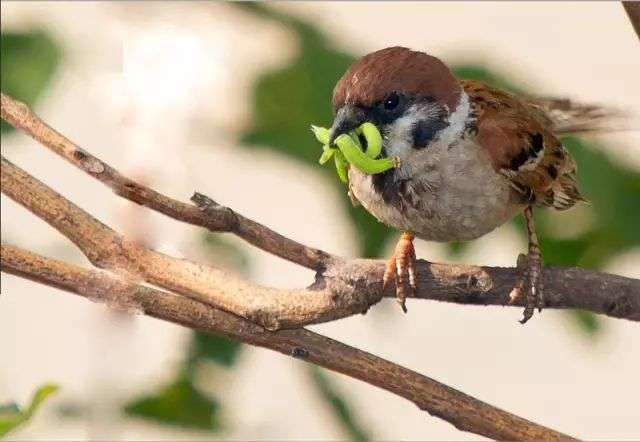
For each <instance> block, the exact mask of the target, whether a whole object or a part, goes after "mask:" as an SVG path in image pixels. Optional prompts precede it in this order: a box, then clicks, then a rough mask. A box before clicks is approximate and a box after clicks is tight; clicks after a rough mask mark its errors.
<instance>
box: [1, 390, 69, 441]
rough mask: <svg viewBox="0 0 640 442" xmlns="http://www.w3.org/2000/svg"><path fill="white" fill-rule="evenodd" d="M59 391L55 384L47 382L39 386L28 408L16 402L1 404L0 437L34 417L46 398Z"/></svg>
mask: <svg viewBox="0 0 640 442" xmlns="http://www.w3.org/2000/svg"><path fill="white" fill-rule="evenodd" d="M56 391H58V386H57V385H55V384H45V385H43V386H41V387H40V388H38V389H37V390H36V392H35V393H34V395H33V397H32V398H31V402H30V403H29V405H28V406H27V408H26V409H22V410H21V409H20V408H19V407H18V406H17V405H16V404H15V403H10V404H5V405H2V406H0V437H1V436H4V435H6V434H7V433H9V431H11V430H14V429H15V428H17V427H18V426H20V425H22V424H24V423H25V422H27V421H28V420H30V419H31V418H32V417H33V414H34V413H35V412H36V410H37V409H38V407H40V405H41V404H42V402H44V400H45V399H46V398H47V397H49V396H50V395H52V394H53V393H55V392H56Z"/></svg>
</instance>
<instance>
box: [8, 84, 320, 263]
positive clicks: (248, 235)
mask: <svg viewBox="0 0 640 442" xmlns="http://www.w3.org/2000/svg"><path fill="white" fill-rule="evenodd" d="M1 100H2V106H1V108H2V111H1V115H2V118H3V119H4V120H6V121H7V122H8V123H9V124H11V125H13V126H14V127H16V128H17V129H20V130H22V131H24V132H25V133H27V134H28V135H30V136H31V137H32V138H34V139H35V140H37V141H39V142H40V143H41V144H42V145H43V146H46V147H48V148H49V149H51V150H52V151H54V152H55V153H57V154H58V155H60V156H61V157H63V158H64V159H66V160H67V161H69V162H70V163H72V164H73V165H75V166H77V167H78V168H80V169H81V170H82V171H84V172H86V173H88V174H89V175H91V176H93V177H94V178H96V179H97V180H99V181H101V182H102V183H103V184H105V185H107V186H108V187H110V188H111V189H113V191H114V192H115V193H116V194H118V195H120V196H122V197H124V198H127V199H129V200H131V201H133V202H135V203H138V204H140V205H143V206H146V207H149V208H151V209H153V210H156V211H158V212H160V213H163V214H165V215H167V216H170V217H171V218H175V219H177V220H180V221H184V222H186V223H189V224H194V225H196V226H201V227H205V228H207V229H209V230H211V231H213V232H233V233H234V234H235V235H238V236H239V237H240V238H242V239H244V240H246V241H247V242H249V243H251V244H253V245H254V246H256V247H259V248H261V249H262V250H265V251H267V252H269V253H271V254H273V255H275V256H279V257H281V258H284V259H287V260H289V261H292V262H294V263H296V264H299V265H302V266H304V267H307V268H310V269H313V270H321V269H323V268H325V267H326V264H327V262H329V261H330V260H331V258H332V257H331V255H329V254H328V253H326V252H323V251H321V250H318V249H314V248H312V247H307V246H305V245H302V244H300V243H297V242H295V241H293V240H291V239H289V238H285V237H284V236H282V235H280V234H278V233H276V232H274V231H273V230H271V229H269V228H268V227H265V226H263V225H262V224H259V223H257V222H255V221H252V220H250V219H247V218H245V217H243V216H242V215H240V214H238V213H236V212H234V211H233V210H231V209H229V208H227V207H222V206H220V205H217V204H214V205H211V206H210V207H209V208H208V212H207V215H205V214H204V213H203V212H202V211H201V210H198V209H197V208H196V207H195V206H193V205H191V204H185V203H182V202H180V201H177V200H174V199H172V198H169V197H167V196H165V195H162V194H160V193H158V192H156V191H155V190H152V189H149V188H148V187H145V186H142V185H140V184H138V183H136V182H134V181H132V180H130V179H128V178H126V177H124V176H122V175H121V174H120V173H119V172H118V171H117V170H115V169H113V168H112V167H111V166H109V165H108V164H106V163H104V162H103V161H101V160H99V159H98V158H96V157H94V156H93V155H91V154H89V153H88V152H86V151H85V150H83V149H82V148H81V147H79V146H77V145H76V144H75V143H73V142H72V141H70V140H69V139H68V138H66V137H64V136H63V135H62V134H60V133H58V132H57V131H56V130H55V129H53V128H51V127H49V125H47V124H46V123H45V122H44V121H42V120H41V119H40V118H39V117H38V116H37V115H36V114H34V113H33V112H32V111H31V110H30V109H29V108H28V107H27V105H25V104H24V103H21V102H19V101H16V100H14V99H13V98H11V97H9V96H8V95H5V94H4V93H2V95H1Z"/></svg>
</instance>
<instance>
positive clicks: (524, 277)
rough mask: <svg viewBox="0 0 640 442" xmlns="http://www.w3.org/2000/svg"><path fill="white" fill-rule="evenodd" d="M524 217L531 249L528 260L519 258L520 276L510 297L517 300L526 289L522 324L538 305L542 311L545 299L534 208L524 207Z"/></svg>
mask: <svg viewBox="0 0 640 442" xmlns="http://www.w3.org/2000/svg"><path fill="white" fill-rule="evenodd" d="M524 219H525V224H526V226H527V238H528V240H529V250H528V253H527V256H526V261H525V262H521V260H520V259H518V268H520V272H521V273H520V277H519V278H518V283H517V285H516V286H515V287H514V288H513V290H511V293H510V294H509V297H510V298H511V302H512V303H513V302H515V301H516V300H517V299H518V298H520V296H522V292H523V291H525V289H526V303H525V308H524V315H523V317H522V319H521V320H520V323H521V324H524V323H525V322H527V321H528V320H529V319H531V317H532V316H533V312H534V310H535V308H536V307H538V311H542V307H543V305H544V300H543V298H542V282H541V281H540V275H541V273H542V262H541V257H540V246H539V244H538V236H537V235H536V230H535V225H534V223H533V209H532V208H531V206H527V207H526V208H525V209H524Z"/></svg>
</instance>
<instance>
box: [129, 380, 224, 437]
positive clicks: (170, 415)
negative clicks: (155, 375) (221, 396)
mask: <svg viewBox="0 0 640 442" xmlns="http://www.w3.org/2000/svg"><path fill="white" fill-rule="evenodd" d="M219 408H220V406H219V405H218V402H217V401H216V400H214V399H211V398H209V397H208V396H205V395H204V394H202V393H201V392H200V391H199V390H198V388H196V386H195V385H194V383H193V380H192V379H191V377H190V376H185V377H181V378H180V379H177V380H176V381H175V382H173V383H171V384H169V385H167V386H166V387H164V388H162V389H161V390H160V391H159V392H158V393H155V394H153V395H150V396H145V397H142V398H140V399H136V400H135V401H133V402H132V403H130V404H128V405H127V406H126V407H125V412H126V413H127V414H128V415H130V416H135V417H142V418H145V419H149V420H152V421H156V422H158V423H161V424H168V425H176V426H180V427H185V428H190V429H200V430H217V429H219V427H220V422H219V420H218V413H217V411H218V409H219Z"/></svg>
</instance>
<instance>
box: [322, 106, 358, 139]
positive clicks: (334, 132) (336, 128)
mask: <svg viewBox="0 0 640 442" xmlns="http://www.w3.org/2000/svg"><path fill="white" fill-rule="evenodd" d="M365 121H366V114H365V112H364V110H363V109H361V108H359V107H356V106H353V105H351V104H345V105H344V106H342V107H341V108H340V109H339V110H338V113H337V114H336V117H335V118H334V120H333V125H332V126H331V132H330V134H329V146H331V145H333V142H334V141H335V140H336V138H338V137H339V136H340V135H342V134H346V133H348V132H350V131H352V130H353V129H355V128H356V127H358V126H360V125H361V124H362V123H364V122H365Z"/></svg>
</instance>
